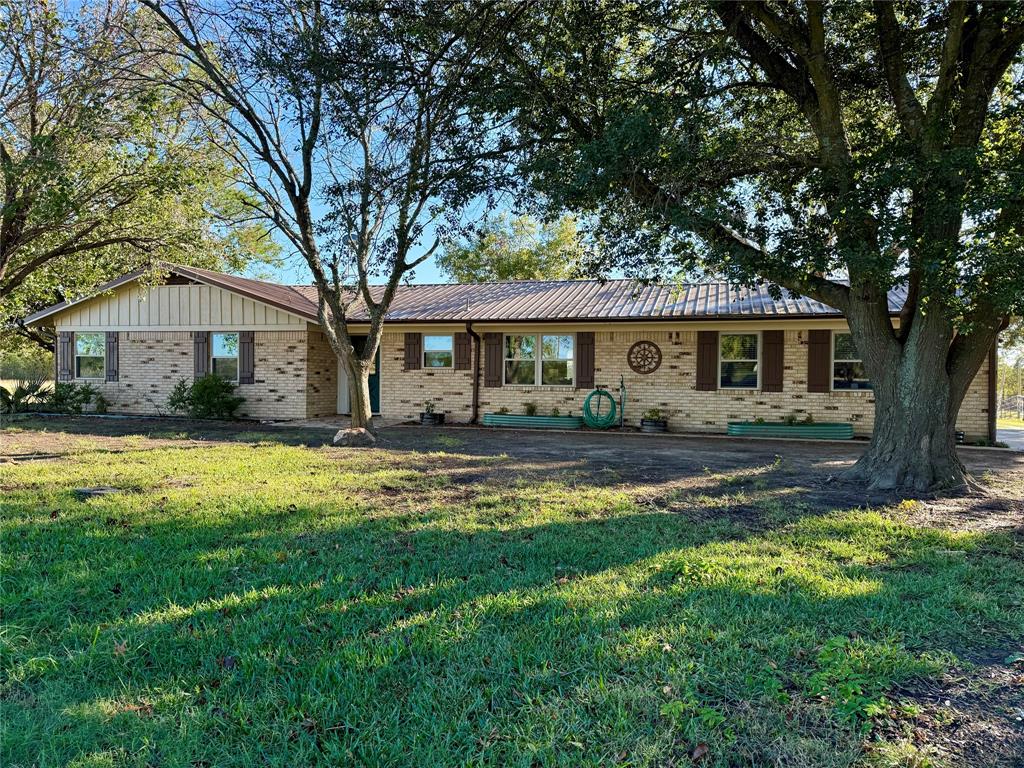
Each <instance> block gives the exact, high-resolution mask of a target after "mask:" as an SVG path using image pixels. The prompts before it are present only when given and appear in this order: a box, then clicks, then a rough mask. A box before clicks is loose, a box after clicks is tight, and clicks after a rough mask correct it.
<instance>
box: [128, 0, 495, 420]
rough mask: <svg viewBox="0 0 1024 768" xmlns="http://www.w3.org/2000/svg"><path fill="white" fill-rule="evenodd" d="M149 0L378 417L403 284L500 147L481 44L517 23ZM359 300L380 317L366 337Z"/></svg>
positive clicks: (456, 216) (373, 9)
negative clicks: (358, 335) (359, 332)
mask: <svg viewBox="0 0 1024 768" xmlns="http://www.w3.org/2000/svg"><path fill="white" fill-rule="evenodd" d="M142 4H143V5H144V6H145V7H147V8H148V9H150V10H151V11H152V17H153V18H154V19H157V20H158V21H159V24H160V25H161V28H163V29H166V30H167V31H168V32H169V33H170V34H171V35H173V37H174V38H175V47H176V48H177V49H178V50H179V51H180V52H181V55H182V57H184V60H185V62H186V65H187V67H188V68H189V72H190V75H191V76H190V77H189V78H187V79H179V78H175V77H174V74H173V72H171V73H168V76H167V77H168V82H170V83H172V84H173V85H174V86H175V87H176V88H177V89H178V90H179V92H181V93H182V94H183V95H185V96H186V98H187V99H188V100H189V101H190V102H191V103H193V104H196V105H197V106H199V107H200V108H201V109H202V110H204V112H206V113H207V114H211V115H214V116H215V117H216V119H217V121H218V124H219V126H220V129H221V131H220V133H221V135H222V139H221V141H220V142H219V146H220V147H221V148H222V149H223V150H224V151H225V152H226V154H227V155H228V157H229V158H230V159H231V161H232V162H235V163H237V164H238V166H239V167H241V168H243V169H245V179H246V184H247V187H248V189H249V191H250V192H251V194H252V195H253V196H254V197H255V198H256V199H257V200H258V203H257V204H256V206H255V209H254V210H256V211H257V212H259V214H260V215H261V216H262V217H263V219H264V220H265V221H267V222H269V223H270V224H272V225H273V226H274V227H275V228H276V229H277V231H278V232H279V233H280V234H281V236H282V238H284V239H286V240H287V241H288V243H289V244H290V245H291V246H292V247H293V248H294V251H295V253H296V254H298V255H299V256H301V257H302V258H303V260H304V261H305V263H306V265H307V266H308V267H309V270H310V273H311V275H312V278H313V283H314V284H315V285H316V287H317V292H318V298H319V302H320V307H321V319H322V326H323V329H324V332H325V334H326V335H327V338H328V341H329V342H330V344H331V347H332V348H333V349H334V351H335V353H336V354H337V355H338V356H339V358H340V361H341V368H342V371H343V373H344V375H345V376H346V378H347V379H348V382H349V392H350V395H351V414H352V426H353V427H356V428H372V426H373V420H372V413H371V406H370V396H369V383H368V379H369V372H370V370H371V368H372V366H373V360H374V357H375V355H376V352H377V348H378V345H379V342H380V336H381V332H382V328H383V323H384V316H385V315H386V313H387V311H388V308H389V307H390V304H391V301H392V299H393V298H394V295H395V291H396V290H397V287H398V284H399V282H400V281H401V280H402V279H403V278H405V277H407V276H408V275H410V273H411V272H412V271H413V270H414V269H415V268H416V267H417V266H418V265H419V264H421V263H423V261H424V260H426V259H427V258H429V257H430V256H431V255H432V254H433V253H434V252H435V250H436V249H437V248H438V246H439V241H440V237H441V236H442V235H447V234H449V233H451V232H452V231H453V230H454V229H457V228H458V226H459V222H460V221H461V216H460V212H461V211H462V210H464V209H465V207H466V206H468V205H469V204H470V203H471V202H472V201H473V200H474V198H475V196H476V195H477V194H478V193H479V192H480V191H481V190H482V189H485V188H486V187H487V186H488V185H487V180H488V178H489V177H490V167H491V160H492V159H493V158H494V157H496V156H497V155H499V154H500V148H497V147H495V146H494V143H495V140H496V138H497V135H496V133H495V132H493V131H491V130H490V128H489V125H488V124H487V122H486V120H484V115H483V114H482V113H480V112H479V110H478V107H477V105H475V104H473V103H472V102H471V101H470V100H469V98H468V96H469V95H470V94H472V93H476V92H478V90H479V88H478V84H477V83H476V82H475V78H476V76H477V74H476V73H477V69H476V67H475V64H476V57H477V55H478V53H479V52H480V49H481V48H482V47H483V45H484V44H493V42H494V41H495V40H496V39H498V38H499V37H502V36H504V35H505V34H506V32H507V29H505V28H499V27H496V26H495V23H494V22H495V16H496V13H497V11H496V10H495V7H494V6H493V5H492V4H486V5H485V4H468V5H467V6H466V10H467V14H468V18H469V20H470V21H471V23H472V26H471V28H472V30H473V33H474V41H473V42H470V41H468V40H467V36H466V31H467V30H468V29H469V28H470V27H465V28H462V29H459V28H457V27H456V26H453V27H452V28H448V29H446V28H442V27H441V26H435V25H434V24H433V22H434V21H435V20H436V18H437V17H438V16H439V15H440V17H443V18H449V17H448V16H446V15H444V13H443V10H444V9H443V8H442V7H441V6H435V5H433V4H417V3H397V4H396V3H389V2H377V1H375V0H370V1H369V2H367V0H335V1H334V2H317V1H316V0H314V2H310V3H298V4H296V3H292V2H287V0H259V1H258V2H253V3H249V4H242V5H237V4H228V5H220V6H217V5H214V6H210V7H204V6H202V5H197V4H195V3H192V2H188V1H187V0H142ZM371 283H383V284H384V287H383V289H382V290H380V291H371V290H370V286H371ZM357 302H358V303H361V304H362V305H363V306H364V307H365V310H366V313H367V315H368V317H369V322H368V323H366V326H367V328H366V331H365V334H366V342H365V343H364V344H361V345H359V348H358V349H357V348H356V345H355V344H353V339H352V337H351V336H350V334H349V331H348V324H347V323H348V321H347V319H346V317H347V315H348V314H349V312H350V309H351V308H352V307H353V306H354V305H355V304H356V303H357Z"/></svg>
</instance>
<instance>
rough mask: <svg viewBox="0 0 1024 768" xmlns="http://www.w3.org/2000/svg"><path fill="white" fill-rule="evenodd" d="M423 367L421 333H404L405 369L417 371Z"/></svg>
mask: <svg viewBox="0 0 1024 768" xmlns="http://www.w3.org/2000/svg"><path fill="white" fill-rule="evenodd" d="M422 367H423V335H422V334H419V333H407V334H405V367H404V370H406V371H418V370H419V369H420V368H422Z"/></svg>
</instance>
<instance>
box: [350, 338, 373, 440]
mask: <svg viewBox="0 0 1024 768" xmlns="http://www.w3.org/2000/svg"><path fill="white" fill-rule="evenodd" d="M371 366H372V363H368V362H366V361H365V360H362V359H360V357H358V356H356V355H354V354H348V355H342V367H343V368H344V369H345V376H346V378H347V379H348V392H349V408H350V410H351V413H352V427H353V429H358V428H363V429H366V430H368V431H370V432H373V431H374V425H373V410H372V408H371V406H370V368H371Z"/></svg>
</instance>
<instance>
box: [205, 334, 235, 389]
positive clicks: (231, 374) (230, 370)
mask: <svg viewBox="0 0 1024 768" xmlns="http://www.w3.org/2000/svg"><path fill="white" fill-rule="evenodd" d="M210 336H211V344H210V371H211V372H212V373H214V374H215V375H217V376H220V377H221V378H222V379H227V380H228V381H238V334H237V333H213V334H210Z"/></svg>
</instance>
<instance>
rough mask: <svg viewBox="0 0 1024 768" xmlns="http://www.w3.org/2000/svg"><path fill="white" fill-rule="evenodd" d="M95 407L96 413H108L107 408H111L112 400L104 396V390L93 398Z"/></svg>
mask: <svg viewBox="0 0 1024 768" xmlns="http://www.w3.org/2000/svg"><path fill="white" fill-rule="evenodd" d="M92 405H93V408H94V409H95V410H96V413H106V412H107V409H108V408H110V401H109V400H107V398H105V397H104V396H103V393H102V392H99V393H97V394H96V399H95V400H93V403H92Z"/></svg>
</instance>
